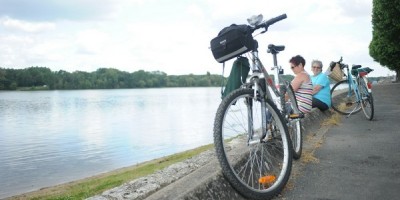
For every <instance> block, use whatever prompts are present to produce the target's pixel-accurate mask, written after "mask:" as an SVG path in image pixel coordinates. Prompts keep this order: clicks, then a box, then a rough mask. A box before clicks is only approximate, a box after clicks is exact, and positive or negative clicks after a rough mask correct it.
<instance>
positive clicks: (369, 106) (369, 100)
mask: <svg viewBox="0 0 400 200" xmlns="http://www.w3.org/2000/svg"><path fill="white" fill-rule="evenodd" d="M358 87H359V89H358V90H359V91H360V96H361V108H362V110H363V112H364V115H365V117H366V118H367V119H368V120H372V119H373V118H374V99H373V97H372V93H371V92H369V91H368V87H367V84H366V82H365V81H364V79H363V78H360V79H359V83H358Z"/></svg>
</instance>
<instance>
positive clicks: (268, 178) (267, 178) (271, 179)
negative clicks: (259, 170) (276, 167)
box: [258, 175, 276, 184]
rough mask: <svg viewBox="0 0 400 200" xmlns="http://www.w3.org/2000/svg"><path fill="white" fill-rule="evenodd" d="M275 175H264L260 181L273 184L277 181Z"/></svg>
mask: <svg viewBox="0 0 400 200" xmlns="http://www.w3.org/2000/svg"><path fill="white" fill-rule="evenodd" d="M275 179H276V178H275V176H273V175H270V176H263V177H261V178H259V179H258V182H259V183H260V184H271V183H273V182H274V181H275Z"/></svg>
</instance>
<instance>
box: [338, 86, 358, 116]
mask: <svg viewBox="0 0 400 200" xmlns="http://www.w3.org/2000/svg"><path fill="white" fill-rule="evenodd" d="M331 96H332V108H333V109H334V110H335V111H337V112H338V113H340V114H342V115H349V114H350V113H357V112H359V111H361V106H360V104H359V103H358V102H357V96H356V94H355V92H354V90H353V88H351V87H350V84H349V82H348V80H343V81H340V82H338V83H336V84H335V85H334V86H333V87H332V89H331Z"/></svg>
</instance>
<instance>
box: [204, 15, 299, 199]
mask: <svg viewBox="0 0 400 200" xmlns="http://www.w3.org/2000/svg"><path fill="white" fill-rule="evenodd" d="M286 17H287V16H286V14H283V15H280V16H277V17H275V18H271V19H270V20H267V21H262V15H259V16H256V17H252V18H249V19H248V22H249V24H250V26H249V25H243V26H241V27H231V28H232V29H234V28H243V30H245V31H244V32H245V33H246V34H250V35H251V37H250V36H248V35H246V36H243V37H246V38H247V39H248V38H250V39H251V40H250V43H251V44H247V43H246V44H245V45H242V46H240V45H239V47H238V49H244V47H243V46H245V47H246V48H247V47H248V50H244V51H239V53H238V52H237V50H235V51H234V52H235V53H233V54H232V55H230V54H228V53H224V54H221V55H219V56H216V55H215V54H216V53H214V51H213V54H214V57H215V58H216V60H217V61H218V62H225V61H226V60H229V59H231V58H234V57H238V56H242V55H243V54H246V55H247V57H249V58H250V60H251V65H250V66H251V75H250V77H249V78H248V79H247V80H246V82H245V83H243V84H242V85H241V87H240V88H238V89H236V90H234V91H232V92H231V93H229V94H228V95H227V96H226V97H224V99H223V100H222V102H221V103H220V105H219V107H218V110H217V113H216V115H215V120H214V130H213V131H214V145H215V149H216V155H217V158H218V160H219V163H220V165H221V168H222V172H223V174H224V176H225V178H226V179H227V180H228V182H229V183H230V184H231V185H232V186H233V188H235V189H236V190H237V191H238V192H239V193H241V194H242V195H243V196H245V197H247V198H250V199H269V198H272V197H274V196H275V195H277V194H278V193H279V192H280V191H281V190H282V189H283V188H284V186H285V185H286V183H287V181H288V179H289V176H290V173H291V168H292V159H293V156H292V154H293V146H292V142H291V139H290V136H289V132H288V128H287V124H286V120H285V119H284V117H283V116H282V113H281V111H280V110H278V108H277V106H276V104H275V103H274V102H273V101H272V100H273V97H272V94H271V92H270V90H271V91H272V92H273V93H274V94H275V96H277V97H280V98H283V95H282V94H281V93H280V92H279V91H278V90H277V88H276V87H275V84H274V81H273V80H272V78H271V77H270V76H269V74H268V72H267V71H266V69H265V67H264V66H263V64H262V62H261V60H260V59H259V57H258V43H257V41H256V40H253V37H252V34H253V33H254V32H255V31H256V30H258V29H264V30H263V31H262V32H261V33H260V34H263V33H265V32H266V31H267V30H268V27H269V26H270V25H272V24H274V23H276V22H278V21H281V20H283V19H285V18H286ZM232 26H233V25H232ZM223 30H224V29H223ZM225 30H229V29H225ZM237 32H239V33H240V31H237ZM220 33H221V32H220ZM235 34H237V33H235ZM219 35H220V34H219ZM221 35H222V34H221ZM239 35H240V34H239ZM240 37H241V36H240ZM241 39H242V38H241ZM247 39H243V41H248V40H247ZM213 40H214V39H213ZM213 40H212V41H211V46H212V50H213V42H214V44H217V45H216V46H217V47H218V44H221V45H224V44H226V42H227V41H226V40H229V37H224V38H219V39H218V40H217V41H213ZM246 45H247V46H246ZM232 46H233V45H232ZM225 47H226V46H225ZM283 48H284V47H282V46H273V48H272V46H271V50H273V51H276V53H277V52H279V51H282V50H283ZM273 55H275V56H274V57H275V60H274V62H275V63H274V64H275V66H276V65H277V64H276V54H273ZM289 90H290V87H289ZM288 96H289V99H290V100H291V102H296V101H295V97H294V93H290V92H288ZM281 102H284V101H281ZM282 108H284V106H283V107H282ZM267 111H268V112H270V114H271V118H270V123H267V121H266V120H267V119H266V112H267ZM291 117H293V118H296V117H301V113H300V111H299V110H298V109H297V106H296V107H295V109H294V113H293V114H292V115H291Z"/></svg>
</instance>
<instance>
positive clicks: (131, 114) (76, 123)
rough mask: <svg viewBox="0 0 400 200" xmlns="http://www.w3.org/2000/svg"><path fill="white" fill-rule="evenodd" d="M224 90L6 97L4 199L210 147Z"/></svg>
mask: <svg viewBox="0 0 400 200" xmlns="http://www.w3.org/2000/svg"><path fill="white" fill-rule="evenodd" d="M219 92H220V90H219V88H186V89H185V88H172V89H141V90H133V89H132V90H80V91H38V92H17V91H14V92H0V151H1V152H2V156H1V157H0V179H1V181H0V198H3V197H6V196H10V195H14V194H17V193H20V192H27V191H31V190H36V189H39V188H42V187H46V186H51V185H54V184H59V183H63V182H68V181H72V180H76V179H79V178H82V177H87V176H91V175H95V174H98V173H102V172H105V171H110V170H113V169H116V168H121V167H125V166H129V165H132V164H136V163H139V162H143V161H146V160H150V159H154V158H157V157H161V156H165V155H169V154H173V153H176V152H180V151H183V150H187V149H191V148H195V147H197V146H201V145H204V144H208V143H211V142H212V124H213V118H214V115H215V111H216V109H217V106H218V104H219V102H220V94H219Z"/></svg>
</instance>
